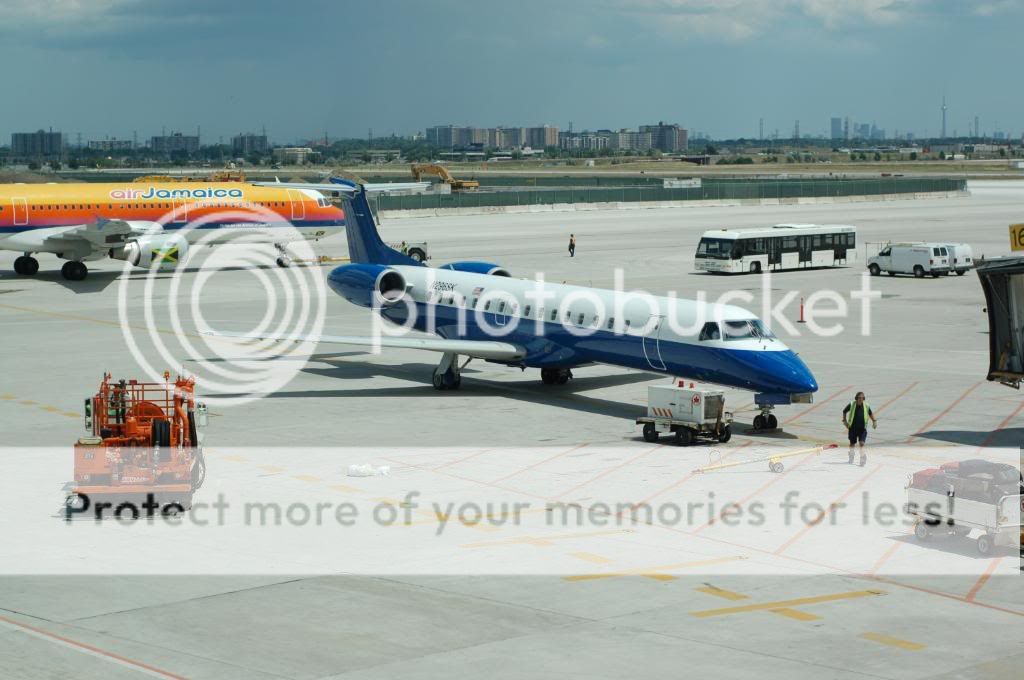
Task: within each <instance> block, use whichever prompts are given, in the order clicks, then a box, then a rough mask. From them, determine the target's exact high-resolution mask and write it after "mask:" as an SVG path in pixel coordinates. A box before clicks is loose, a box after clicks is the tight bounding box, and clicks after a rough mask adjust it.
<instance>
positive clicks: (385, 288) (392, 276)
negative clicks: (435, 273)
mask: <svg viewBox="0 0 1024 680" xmlns="http://www.w3.org/2000/svg"><path fill="white" fill-rule="evenodd" d="M327 284H328V285H329V286H330V287H331V290H333V291H334V292H335V293H337V294H338V295H340V296H342V297H343V298H345V299H346V300H348V301H349V302H351V303H352V304H355V305H359V306H361V307H373V306H377V305H380V306H383V307H386V306H388V305H393V304H395V303H396V302H398V301H399V300H401V299H402V297H403V296H404V295H405V290H406V285H405V277H404V276H402V275H401V274H400V273H398V271H396V270H394V269H391V268H390V267H385V266H383V265H379V264H343V265H341V266H340V267H336V268H335V269H334V270H333V271H332V272H331V275H330V276H328V277H327Z"/></svg>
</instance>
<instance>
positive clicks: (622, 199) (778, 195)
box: [377, 177, 967, 210]
mask: <svg viewBox="0 0 1024 680" xmlns="http://www.w3.org/2000/svg"><path fill="white" fill-rule="evenodd" d="M966 187H967V180H964V179H951V178H943V177H883V178H879V179H787V180H747V181H714V180H707V179H705V180H704V181H703V182H701V185H700V186H696V187H687V188H672V189H669V188H665V187H662V186H651V185H647V186H620V187H579V186H573V187H564V186H563V187H550V188H542V187H537V188H533V187H528V188H526V187H516V188H513V187H509V188H501V189H497V190H495V189H492V188H490V187H488V186H484V187H482V188H481V189H479V190H476V191H464V192H457V193H451V194H440V193H438V194H435V193H424V194H412V195H408V196H380V197H379V198H378V200H379V203H378V206H377V207H378V209H379V210H437V209H441V208H486V207H502V206H529V205H554V204H572V203H636V202H648V201H709V200H711V201H713V200H744V199H749V200H759V199H787V198H824V197H838V196H878V195H882V194H916V193H938V192H941V193H946V192H952V191H964V190H965V189H966Z"/></svg>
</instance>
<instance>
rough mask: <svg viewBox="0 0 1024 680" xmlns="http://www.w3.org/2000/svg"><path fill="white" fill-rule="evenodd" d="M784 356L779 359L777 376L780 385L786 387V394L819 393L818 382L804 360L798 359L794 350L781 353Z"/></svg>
mask: <svg viewBox="0 0 1024 680" xmlns="http://www.w3.org/2000/svg"><path fill="white" fill-rule="evenodd" d="M778 354H780V355H782V356H780V357H778V358H777V360H776V361H777V364H776V365H777V368H778V373H777V374H776V375H777V377H778V380H779V382H780V383H782V384H783V385H785V390H784V392H786V393H788V394H798V393H803V392H817V391H818V381H817V380H815V379H814V375H813V374H812V373H811V369H809V368H807V364H805V363H804V362H803V359H801V358H800V357H798V356H797V355H796V353H794V352H793V351H792V350H786V351H785V352H779V353H778Z"/></svg>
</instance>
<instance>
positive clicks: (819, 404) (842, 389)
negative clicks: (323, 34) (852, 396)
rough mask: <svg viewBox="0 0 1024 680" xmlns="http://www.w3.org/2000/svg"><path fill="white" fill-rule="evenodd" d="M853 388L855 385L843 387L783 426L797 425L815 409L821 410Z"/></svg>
mask: <svg viewBox="0 0 1024 680" xmlns="http://www.w3.org/2000/svg"><path fill="white" fill-rule="evenodd" d="M852 387H853V385H847V386H846V387H841V388H840V389H838V390H837V391H835V392H833V393H832V395H831V396H829V397H828V398H827V399H823V400H822V401H819V402H818V403H817V404H814V405H813V406H811V407H810V408H809V409H806V410H804V411H801V412H800V413H797V414H796V415H795V416H793V417H792V418H790V419H789V420H787V421H785V422H784V423H782V424H783V425H789V424H790V423H795V422H796V421H797V420H799V419H800V418H803V417H804V416H805V415H807V414H808V413H810V412H811V411H813V410H815V409H817V408H819V407H821V406H824V405H825V404H827V403H828V402H830V401H832V400H833V399H835V398H836V397H838V396H839V395H840V394H842V393H843V392H845V391H847V390H848V389H850V388H852Z"/></svg>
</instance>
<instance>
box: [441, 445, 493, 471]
mask: <svg viewBox="0 0 1024 680" xmlns="http://www.w3.org/2000/svg"><path fill="white" fill-rule="evenodd" d="M493 450H494V449H482V450H480V451H477V452H476V453H473V454H470V455H468V456H466V457H464V458H459V459H457V460H451V461H448V462H447V463H442V464H441V465H438V466H437V467H436V468H434V470H441V469H442V468H446V467H448V466H449V465H458V464H459V463H465V462H466V461H467V460H470V459H473V458H476V457H477V456H480V455H483V454H485V453H487V452H488V451H493Z"/></svg>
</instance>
